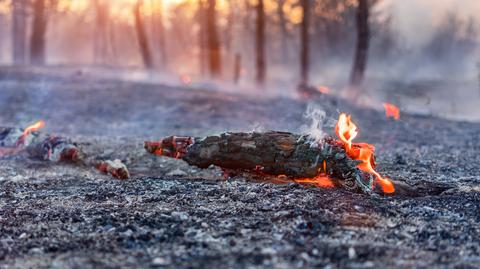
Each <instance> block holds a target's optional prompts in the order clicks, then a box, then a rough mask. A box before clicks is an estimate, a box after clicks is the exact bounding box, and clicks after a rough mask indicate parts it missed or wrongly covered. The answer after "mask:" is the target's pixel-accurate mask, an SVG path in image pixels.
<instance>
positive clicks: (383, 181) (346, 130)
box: [335, 113, 395, 193]
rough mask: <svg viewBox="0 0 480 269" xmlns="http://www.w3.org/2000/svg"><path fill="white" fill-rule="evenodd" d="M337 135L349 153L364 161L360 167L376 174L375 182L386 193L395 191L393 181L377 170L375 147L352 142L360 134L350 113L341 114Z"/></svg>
mask: <svg viewBox="0 0 480 269" xmlns="http://www.w3.org/2000/svg"><path fill="white" fill-rule="evenodd" d="M335 132H336V133H337V136H338V137H339V138H340V140H342V142H343V143H344V144H345V151H346V152H347V155H348V156H349V157H350V158H352V159H354V160H358V161H362V162H361V163H360V164H359V165H358V168H359V169H360V170H362V171H365V172H367V173H370V174H372V175H374V176H375V183H377V184H379V185H380V187H381V188H382V190H383V192H384V193H393V192H395V187H394V186H393V183H392V182H391V181H390V180H389V179H388V178H384V177H382V176H381V175H380V174H379V173H378V172H377V171H375V159H374V155H373V154H374V152H375V147H374V146H373V145H370V144H367V143H355V144H352V141H353V139H355V137H356V136H357V135H358V131H357V126H356V125H355V124H354V123H353V122H352V121H351V119H350V115H347V114H345V113H342V114H340V117H339V119H338V122H337V126H336V127H335Z"/></svg>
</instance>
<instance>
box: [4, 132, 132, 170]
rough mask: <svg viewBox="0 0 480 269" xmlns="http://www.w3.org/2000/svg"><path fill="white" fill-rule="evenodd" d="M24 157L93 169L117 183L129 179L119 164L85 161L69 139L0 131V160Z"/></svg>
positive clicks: (106, 161)
mask: <svg viewBox="0 0 480 269" xmlns="http://www.w3.org/2000/svg"><path fill="white" fill-rule="evenodd" d="M25 153H26V154H27V155H28V156H29V157H31V158H34V159H38V160H43V161H49V162H53V163H60V162H66V163H71V164H76V165H79V166H85V167H95V168H96V169H98V170H99V171H101V172H103V173H106V174H109V175H111V176H112V177H115V178H117V179H128V178H129V177H130V173H129V171H128V169H127V167H126V166H125V165H124V164H123V163H121V161H119V160H115V161H110V160H98V159H96V158H93V157H88V156H86V155H85V153H84V152H83V151H82V150H81V149H80V147H79V146H78V145H77V144H76V143H74V142H73V141H71V140H70V139H67V138H64V137H61V136H52V135H48V134H43V133H40V132H31V133H29V134H28V135H26V136H25V133H24V130H23V129H20V128H5V127H0V156H12V155H19V154H25Z"/></svg>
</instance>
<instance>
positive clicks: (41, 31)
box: [30, 0, 48, 65]
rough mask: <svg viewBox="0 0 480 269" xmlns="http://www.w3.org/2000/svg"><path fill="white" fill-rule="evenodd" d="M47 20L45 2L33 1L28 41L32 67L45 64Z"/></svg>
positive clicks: (43, 0)
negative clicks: (30, 31)
mask: <svg viewBox="0 0 480 269" xmlns="http://www.w3.org/2000/svg"><path fill="white" fill-rule="evenodd" d="M47 20H48V19H47V14H46V12H45V0H35V2H34V3H33V20H32V35H31V39H30V62H31V64H33V65H44V64H45V35H46V32H47Z"/></svg>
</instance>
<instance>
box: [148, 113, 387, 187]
mask: <svg viewBox="0 0 480 269" xmlns="http://www.w3.org/2000/svg"><path fill="white" fill-rule="evenodd" d="M347 119H348V121H345V120H347ZM337 134H338V135H339V137H340V139H341V140H340V141H339V140H335V139H332V138H325V139H323V140H322V141H314V140H313V139H312V138H310V137H308V136H302V135H296V134H292V133H286V132H274V131H271V132H266V133H225V134H221V135H219V136H209V137H205V138H192V137H178V136H171V137H167V138H165V139H162V140H160V141H157V142H145V149H146V150H147V151H148V152H150V153H152V154H156V155H160V156H166V157H171V158H177V159H182V160H184V161H186V162H187V163H189V164H191V165H195V166H198V167H201V168H207V167H208V166H210V165H216V166H219V167H222V168H226V169H234V170H247V171H251V172H255V173H263V174H267V175H274V176H282V177H288V178H291V179H293V180H294V181H297V182H301V183H313V184H315V185H318V186H324V187H327V186H328V187H330V186H332V185H334V186H338V187H344V188H347V189H350V190H361V191H363V192H366V193H371V192H372V191H373V190H374V189H375V186H376V185H377V184H378V185H380V186H381V188H382V191H383V192H385V193H392V192H393V191H394V188H393V184H392V183H391V182H390V181H389V180H388V179H386V178H383V177H381V176H380V175H379V174H378V173H377V172H376V171H375V170H374V167H375V162H374V156H373V152H374V148H373V146H371V145H369V144H365V143H357V144H353V143H352V140H353V139H354V138H355V136H356V134H357V131H356V126H355V125H354V124H353V123H352V122H351V121H350V118H349V117H347V116H346V115H345V114H342V116H341V117H340V120H339V124H338V125H337Z"/></svg>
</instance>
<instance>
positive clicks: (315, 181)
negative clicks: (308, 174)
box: [295, 175, 335, 188]
mask: <svg viewBox="0 0 480 269" xmlns="http://www.w3.org/2000/svg"><path fill="white" fill-rule="evenodd" d="M295 182H297V183H299V184H311V185H315V186H317V187H320V188H333V187H335V185H333V182H332V180H331V179H330V178H329V177H328V176H327V175H318V176H316V177H314V178H302V179H295Z"/></svg>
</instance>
